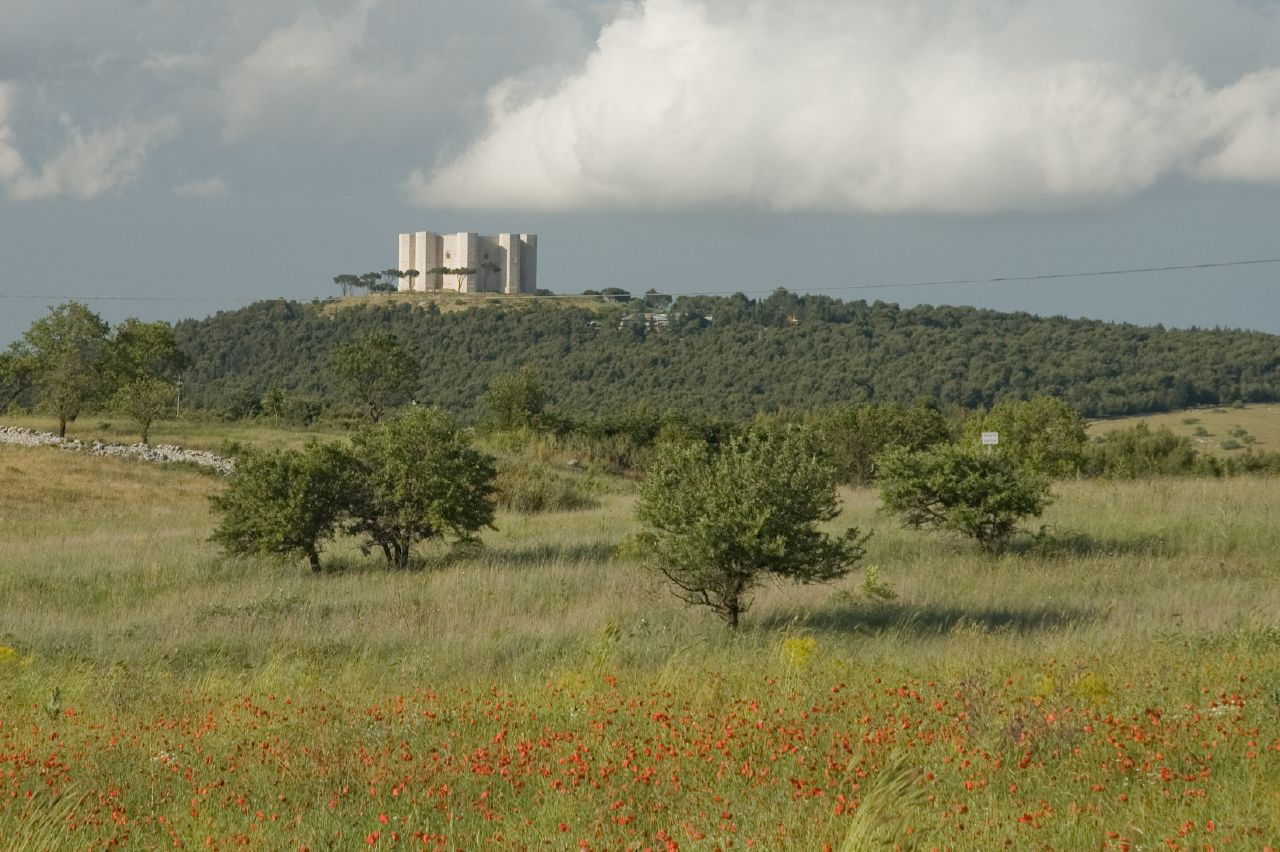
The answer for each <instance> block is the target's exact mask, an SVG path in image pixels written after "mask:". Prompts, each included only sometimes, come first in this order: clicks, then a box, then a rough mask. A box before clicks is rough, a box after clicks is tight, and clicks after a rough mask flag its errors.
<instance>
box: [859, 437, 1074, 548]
mask: <svg viewBox="0 0 1280 852" xmlns="http://www.w3.org/2000/svg"><path fill="white" fill-rule="evenodd" d="M880 483H881V484H880V497H881V500H882V501H883V503H884V507H885V508H886V509H888V510H890V511H892V512H896V513H898V514H900V515H902V517H903V519H904V520H905V521H906V523H907V525H908V526H912V527H932V528H934V529H942V530H949V531H952V532H958V533H961V534H962V535H966V536H969V537H971V538H974V539H976V540H977V541H978V543H979V544H981V545H982V546H983V547H984V548H985V549H987V550H989V551H992V552H999V551H1001V550H1003V549H1004V546H1005V545H1006V544H1007V543H1008V541H1009V538H1010V537H1011V536H1012V535H1013V533H1014V531H1015V530H1016V529H1017V524H1018V522H1019V521H1021V520H1022V519H1023V518H1027V517H1038V516H1039V515H1040V513H1041V512H1043V511H1044V509H1045V507H1046V506H1048V505H1049V502H1050V497H1049V482H1048V480H1047V479H1046V478H1045V477H1043V476H1041V475H1039V474H1036V473H1032V472H1030V471H1029V470H1027V468H1026V467H1024V466H1023V465H1022V464H1020V463H1019V462H1018V461H1017V460H1016V459H1015V458H1014V457H1013V456H1011V455H1008V454H1005V453H1001V452H994V453H987V452H983V451H982V450H979V449H976V448H973V449H971V448H968V447H957V446H955V445H947V446H941V447H935V448H933V449H931V450H925V451H924V452H918V453H912V452H906V451H902V450H896V451H894V452H890V453H888V454H886V455H885V456H883V457H882V458H881V460H880Z"/></svg>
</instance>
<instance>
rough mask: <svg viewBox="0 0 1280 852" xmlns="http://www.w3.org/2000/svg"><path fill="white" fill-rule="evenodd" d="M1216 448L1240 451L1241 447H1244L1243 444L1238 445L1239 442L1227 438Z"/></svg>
mask: <svg viewBox="0 0 1280 852" xmlns="http://www.w3.org/2000/svg"><path fill="white" fill-rule="evenodd" d="M1218 446H1220V447H1222V449H1224V450H1238V449H1240V448H1241V447H1243V446H1244V444H1242V443H1240V442H1239V441H1237V440H1236V439H1235V438H1228V439H1227V440H1225V441H1223V442H1222V443H1221V444H1219V445H1218Z"/></svg>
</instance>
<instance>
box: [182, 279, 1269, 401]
mask: <svg viewBox="0 0 1280 852" xmlns="http://www.w3.org/2000/svg"><path fill="white" fill-rule="evenodd" d="M634 308H635V306H634V303H633V305H632V306H625V305H618V306H616V307H613V306H611V307H609V308H608V309H606V310H604V311H592V310H586V309H584V308H582V307H570V306H566V305H561V304H556V303H555V302H553V301H548V302H544V303H538V304H534V305H532V306H530V305H527V304H515V303H509V304H506V305H503V304H500V303H499V304H490V305H488V306H482V307H476V308H472V309H470V310H466V311H458V312H454V313H443V314H442V313H440V312H439V311H437V310H434V309H428V308H424V307H420V306H413V305H407V304H394V305H381V306H378V305H373V306H364V307H355V308H349V309H345V310H337V311H334V310H325V308H324V306H322V305H320V304H314V303H313V304H299V303H292V302H260V303H256V304H253V305H250V306H249V307H246V308H244V309H242V310H238V311H229V312H221V313H219V314H217V315H216V316H213V317H210V318H207V319H203V320H187V321H184V322H182V323H180V324H179V325H178V327H177V334H178V341H179V343H180V345H181V347H182V348H183V350H185V351H186V353H187V354H188V355H189V356H191V358H192V360H193V362H194V366H193V368H192V370H191V371H190V373H189V374H188V375H187V376H186V379H187V381H186V390H185V392H184V395H185V396H186V397H187V398H188V399H190V400H191V401H192V402H194V403H195V404H196V405H199V406H204V407H207V408H213V409H221V408H226V407H228V406H229V405H231V404H232V403H233V401H234V399H236V398H239V399H241V400H243V399H247V398H253V397H255V396H258V397H260V396H261V395H262V394H263V393H265V392H266V391H267V390H268V389H270V388H273V387H276V388H280V389H282V390H284V391H285V392H286V393H288V394H292V395H295V396H314V397H326V398H329V397H330V396H331V393H332V389H333V388H334V386H335V384H334V382H333V380H332V379H331V377H330V373H329V354H330V352H331V351H332V350H333V348H334V347H335V346H336V345H338V344H340V343H342V342H345V341H348V340H351V339H353V338H356V337H358V336H360V335H361V334H363V333H365V332H371V331H380V332H392V333H394V334H395V335H396V336H397V337H398V338H399V339H400V341H401V342H402V343H404V344H407V345H408V346H409V347H410V348H411V349H412V351H413V352H414V353H415V354H416V356H417V358H418V360H419V361H420V363H421V366H422V370H421V381H420V385H419V391H418V396H417V399H418V401H419V402H420V403H424V404H437V405H440V406H442V407H444V408H446V409H450V410H452V411H455V412H457V413H459V414H461V415H462V416H464V417H467V418H471V417H473V416H475V415H476V414H477V412H478V406H479V400H480V397H481V396H482V394H483V393H484V391H485V388H486V385H487V383H488V382H489V380H490V379H491V378H492V377H493V376H495V375H500V374H503V373H507V372H510V371H513V370H515V369H517V368H519V367H521V366H523V365H532V366H534V367H536V368H537V370H538V371H539V374H540V377H541V380H542V383H543V386H544V387H545V388H546V390H547V391H548V395H549V397H550V399H551V400H552V402H553V403H554V405H555V406H556V407H557V408H559V409H561V410H563V411H565V412H569V413H575V414H589V413H591V414H609V413H618V412H621V411H624V410H627V409H629V408H634V407H637V406H644V407H647V408H649V409H656V410H668V409H674V410H682V411H688V412H702V413H707V414H712V415H715V416H719V417H728V418H745V417H749V416H751V415H753V414H754V413H756V412H759V411H767V410H774V409H778V408H784V407H785V408H791V409H812V408H821V407H825V406H828V405H831V404H834V403H839V402H857V401H865V400H880V401H888V400H899V401H912V400H915V399H917V398H920V397H928V398H931V399H934V400H936V401H938V402H939V403H940V404H942V405H943V406H962V407H966V408H972V407H977V406H982V405H989V404H991V403H992V402H994V401H997V400H1000V399H1004V398H1011V397H1012V398H1018V397H1028V396H1032V395H1035V394H1042V393H1050V394H1055V395H1058V396H1061V397H1063V398H1064V399H1066V400H1067V401H1069V402H1071V403H1072V404H1074V405H1075V406H1077V407H1078V408H1080V409H1081V410H1082V411H1083V412H1084V413H1086V414H1087V415H1090V416H1100V415H1114V414H1133V413H1143V412H1148V411H1160V410H1167V409H1170V408H1177V407H1182V406H1186V405H1193V404H1203V403H1223V402H1231V401H1234V400H1237V399H1241V400H1245V401H1274V400H1277V399H1280V337H1276V336H1274V335H1269V334H1262V333H1258V332H1243V331H1218V330H1204V329H1192V330H1166V329H1163V328H1160V327H1138V326H1132V325H1125V324H1117V323H1107V322H1098V321H1092V320H1070V319H1065V318H1061V317H1057V318H1042V317H1035V316H1031V315H1029V314H1022V313H1016V314H1006V313H999V312H996V311H988V310H978V309H974V308H955V307H929V306H922V307H916V308H910V309H904V308H900V307H898V306H897V305H893V304H886V303H881V302H876V303H872V304H868V303H866V302H861V301H856V302H841V301H838V300H835V299H830V298H827V297H821V296H797V295H793V294H788V293H784V292H779V293H775V294H774V295H773V296H770V297H769V298H767V299H763V300H758V301H757V300H749V299H746V298H745V297H742V296H736V297H728V298H706V297H698V298H685V299H681V300H679V301H678V302H677V303H676V305H675V306H674V309H673V310H671V311H669V312H667V317H666V318H667V319H668V321H669V324H668V325H667V326H666V327H665V328H662V329H657V330H655V329H653V328H646V327H645V320H644V319H643V314H637V313H636V312H635V309H634ZM708 317H709V318H710V321H708V320H707V318H708Z"/></svg>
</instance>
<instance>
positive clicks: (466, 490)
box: [350, 408, 496, 568]
mask: <svg viewBox="0 0 1280 852" xmlns="http://www.w3.org/2000/svg"><path fill="white" fill-rule="evenodd" d="M352 448H353V450H352V451H353V454H354V457H355V460H356V467H355V470H354V474H353V476H352V477H351V479H350V484H351V486H352V496H351V501H350V512H351V517H352V521H351V525H350V531H351V532H352V533H354V534H358V535H363V536H365V538H366V544H365V547H366V549H367V548H370V547H374V546H376V547H378V548H380V549H381V550H382V553H383V555H384V556H385V557H386V559H387V562H388V564H390V565H391V566H393V567H395V568H405V567H407V566H408V565H409V562H410V559H411V557H412V554H413V548H414V546H415V545H417V544H418V543H420V542H423V541H429V540H431V539H437V538H440V539H452V540H453V541H454V542H457V543H463V542H470V541H474V540H475V538H476V533H477V532H478V531H479V530H480V529H481V528H483V527H490V528H492V526H493V517H494V508H493V492H494V477H495V475H496V470H495V467H494V460H493V458H492V457H491V456H488V455H486V454H485V453H482V452H480V451H478V450H476V449H474V448H473V447H472V446H471V444H470V441H469V439H468V437H467V434H466V433H465V432H464V431H463V430H461V429H460V428H458V426H457V425H456V424H455V423H454V422H453V421H452V420H451V419H450V418H449V417H448V415H446V414H444V413H443V412H441V411H438V410H435V409H426V408H410V409H408V410H406V411H404V412H403V413H401V414H400V415H399V416H397V417H394V418H390V419H388V420H385V421H383V422H381V423H375V424H372V425H369V426H364V427H362V428H361V429H360V430H359V431H357V432H356V434H355V435H354V436H353V438H352Z"/></svg>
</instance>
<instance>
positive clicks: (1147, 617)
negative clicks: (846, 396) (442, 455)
mask: <svg viewBox="0 0 1280 852" xmlns="http://www.w3.org/2000/svg"><path fill="white" fill-rule="evenodd" d="M273 440H277V441H281V442H283V441H287V440H289V439H287V438H275V439H273ZM220 487H221V482H220V480H219V479H218V478H217V477H215V476H211V475H202V474H199V473H195V472H192V471H189V470H185V469H180V468H167V467H158V466H151V465H146V464H142V463H137V462H130V461H122V460H115V459H104V458H95V457H88V456H81V455H77V454H72V453H67V452H63V451H59V450H55V449H48V448H39V449H30V448H20V447H5V446H0V723H2V724H0V761H3V763H0V802H5V804H4V805H3V807H2V808H0V837H6V838H20V839H23V840H24V843H25V842H26V841H31V843H37V842H38V839H39V838H40V837H47V836H48V832H49V831H50V829H49V826H50V825H51V824H52V825H56V826H60V827H62V828H67V827H69V826H71V825H74V826H75V827H76V831H77V832H80V833H79V834H76V835H73V836H72V835H67V837H74V838H75V839H73V840H72V841H71V845H77V846H79V845H95V844H102V843H106V842H109V841H111V840H112V839H115V840H120V839H130V840H133V841H135V842H137V843H140V844H141V845H144V846H150V845H156V844H158V843H166V844H167V843H168V842H170V841H173V840H177V841H180V842H184V843H189V842H192V841H195V842H206V841H208V842H210V843H212V844H213V845H214V846H217V847H222V846H229V845H234V844H236V843H239V842H248V843H249V844H250V845H254V846H261V847H265V848H278V847H281V846H283V845H286V844H287V845H294V846H296V845H298V844H299V843H302V844H304V845H308V846H309V847H311V848H350V847H351V845H352V844H353V843H360V844H361V845H364V844H366V843H372V844H374V845H380V844H387V843H393V842H396V841H405V842H410V841H411V842H414V843H421V842H422V841H423V840H424V839H425V840H426V842H427V843H428V844H429V845H446V846H449V847H451V848H472V847H474V846H478V845H499V846H513V845H548V846H551V847H553V848H562V847H566V846H577V845H578V843H579V842H580V841H585V842H586V843H587V844H588V845H589V846H595V847H604V848H613V847H633V848H639V847H641V846H645V845H653V846H661V845H663V844H664V843H667V842H673V843H679V844H683V845H685V846H692V847H693V848H714V847H717V846H718V847H721V848H724V847H727V846H730V845H736V846H743V845H749V844H748V840H750V841H751V843H752V844H754V845H756V846H757V847H762V848H778V847H789V848H819V847H821V846H822V844H823V843H830V844H831V845H833V846H834V847H839V846H840V845H841V843H842V842H843V841H845V840H846V839H847V838H853V841H851V842H852V843H854V845H853V846H852V847H850V848H865V847H862V846H858V844H859V843H865V842H867V841H866V838H868V837H871V836H873V835H875V834H876V833H877V832H879V833H881V834H883V836H884V838H888V839H891V840H892V841H893V842H894V843H896V844H898V845H899V846H901V847H903V848H913V847H916V846H918V847H920V848H932V847H939V848H995V847H997V846H1004V845H1009V846H1013V847H1015V848H1081V847H1086V846H1088V847H1095V848H1096V847H1107V846H1114V847H1115V848H1121V847H1123V846H1125V845H1127V846H1129V847H1130V848H1139V847H1141V848H1154V847H1155V846H1156V845H1157V844H1163V843H1164V841H1165V840H1169V841H1171V842H1173V843H1174V844H1175V845H1177V844H1183V845H1185V846H1186V847H1187V848H1189V844H1190V843H1191V842H1192V841H1194V842H1195V843H1196V845H1197V848H1198V846H1199V844H1201V843H1204V842H1213V843H1214V844H1215V846H1216V847H1217V848H1231V847H1238V848H1262V847H1263V845H1265V843H1266V842H1268V841H1272V840H1274V839H1275V838H1276V837H1280V792H1278V785H1277V784H1275V783H1274V779H1275V778H1277V777H1280V582H1277V580H1278V579H1280V568H1278V566H1277V560H1276V558H1275V555H1276V554H1277V553H1278V552H1280V527H1277V525H1276V524H1275V523H1274V519H1275V518H1276V517H1277V516H1278V513H1280V488H1278V487H1277V484H1276V483H1275V481H1274V480H1269V479H1261V478H1259V479H1254V478H1239V479H1232V480H1226V481H1218V480H1207V479H1205V480H1201V479H1176V480H1175V479H1168V480H1153V481H1145V482H1105V483H1104V482H1074V481H1073V482H1064V483H1059V484H1058V485H1057V486H1056V488H1055V493H1056V494H1057V501H1056V503H1055V504H1054V505H1053V506H1052V507H1051V508H1050V510H1049V511H1048V512H1047V513H1046V514H1045V516H1044V518H1042V519H1041V521H1040V522H1039V523H1040V524H1043V527H1042V528H1038V529H1037V530H1036V531H1035V534H1027V535H1025V536H1023V537H1021V538H1020V539H1019V540H1018V541H1017V542H1015V546H1014V547H1013V548H1011V550H1010V552H1008V553H1006V554H1004V555H1002V556H999V557H993V556H989V555H986V554H984V553H982V552H981V551H979V550H978V549H977V548H976V547H974V546H972V545H971V544H969V543H967V542H963V541H959V540H956V539H952V538H948V537H943V536H936V535H928V534H921V533H917V532H913V531H909V530H904V529H902V528H900V526H899V525H898V524H897V523H896V522H895V521H894V520H893V519H891V518H887V517H884V516H883V515H881V514H880V513H879V512H878V511H877V499H876V495H875V493H874V492H873V491H871V490H866V489H859V490H848V491H845V492H844V493H843V495H842V496H843V498H844V502H845V507H846V508H845V512H844V514H843V515H842V517H841V518H840V519H838V520H837V521H836V522H835V524H834V525H833V526H837V527H842V526H845V525H848V524H854V525H857V526H859V527H861V528H863V529H867V530H871V531H872V532H873V533H874V536H873V538H872V539H871V542H870V544H869V545H868V547H869V552H868V556H867V560H866V561H867V563H870V564H875V565H877V566H879V568H880V579H881V581H882V582H884V583H887V584H888V585H889V586H891V587H892V588H893V590H894V591H895V592H896V594H897V597H896V598H894V599H893V600H887V601H886V600H880V599H876V598H873V597H869V596H868V595H866V594H865V593H864V592H863V590H862V574H861V572H857V573H855V574H854V575H852V576H851V577H850V578H848V579H846V580H844V581H841V582H838V583H835V584H831V585H818V586H808V587H792V586H766V587H764V588H762V589H760V590H759V592H758V594H757V596H756V600H755V604H754V606H753V608H752V609H751V611H750V612H749V613H748V615H747V616H746V619H745V622H744V627H743V629H742V630H741V631H739V632H738V633H737V634H730V633H728V632H727V631H726V630H725V628H724V627H723V626H722V625H721V624H720V623H719V622H718V621H716V620H715V619H714V618H713V617H712V616H711V615H710V613H708V612H706V611H700V610H695V609H688V608H685V607H684V606H683V605H682V604H680V603H679V602H678V601H676V600H675V599H674V598H673V597H672V596H671V595H670V594H669V593H668V591H667V590H666V589H665V587H664V586H663V585H662V583H660V582H659V581H658V580H657V579H656V578H655V577H654V575H653V574H651V573H650V572H649V571H647V570H646V569H645V568H644V567H643V566H642V565H641V564H639V563H637V562H636V561H635V560H634V558H633V557H632V553H633V548H630V547H628V546H626V545H625V541H626V539H627V536H628V535H630V534H631V533H632V532H634V531H635V525H634V522H633V520H632V503H633V497H632V496H631V494H630V488H629V487H628V486H627V484H626V483H624V482H620V481H619V482H617V483H614V484H613V486H612V487H610V488H607V489H602V491H601V493H600V495H599V498H598V500H597V501H596V503H597V505H596V506H595V507H594V508H590V509H585V510H582V511H577V512H568V513H555V514H544V515H537V516H523V515H514V514H506V513H503V514H500V515H499V518H498V521H497V527H498V529H497V531H493V532H487V533H486V534H485V535H484V542H485V546H484V548H483V549H482V550H480V551H478V552H475V553H464V554H453V553H449V552H447V551H445V550H443V549H435V550H432V549H428V550H427V551H425V552H424V565H423V567H422V568H421V569H420V570H415V571H390V570H387V569H385V568H384V567H383V565H382V564H381V562H380V561H379V560H377V559H375V558H373V557H365V556H363V555H362V554H361V553H360V552H359V550H358V548H357V547H356V543H355V542H352V541H345V540H344V541H341V542H338V543H337V544H336V545H335V546H334V547H333V548H331V550H330V551H329V552H328V553H327V554H326V556H325V568H326V570H325V572H324V573H322V574H321V575H318V576H313V575H312V574H311V573H310V572H309V571H307V570H306V567H305V565H304V564H303V563H302V562H300V561H296V562H290V561H286V562H279V561H273V560H262V559H239V558H229V557H226V556H224V555H223V554H221V553H219V552H218V550H217V549H216V548H215V547H214V546H213V545H211V544H209V543H208V536H209V533H210V531H211V529H212V524H213V519H212V517H211V516H210V514H209V510H208V504H207V498H208V496H209V495H210V494H212V493H214V492H216V491H217V490H218V489H219V488H220ZM619 545H623V546H619ZM6 649H8V650H6ZM1153 714H1154V715H1153ZM504 761H505V763H504ZM6 763H7V764H8V766H7V767H6V766H5V765H4V764H6ZM904 767H905V768H904ZM5 769H8V770H9V772H8V773H7V778H6V777H5V776H6V773H5V772H4V771H3V770H5ZM904 779H907V780H909V781H910V783H909V784H907V781H904ZM903 784H907V787H903ZM6 785H7V786H6ZM907 788H909V792H904V790H907ZM1095 788H1096V789H1095ZM876 790H882V791H888V792H880V793H877V792H875V791H876ZM202 791H203V792H202ZM28 794H31V797H30V798H27V795H28ZM69 797H70V799H74V800H75V801H74V803H73V806H71V807H70V809H68V808H67V803H68V801H69ZM880 800H889V801H890V804H889V805H885V804H884V802H883V801H880ZM894 801H896V802H897V804H893V802H894ZM877 803H878V804H877ZM615 805H616V807H615ZM859 813H861V814H862V817H858V816H857V814H859ZM725 814H728V815H729V816H728V817H727V818H726V817H725V816H724V815H725ZM877 814H879V816H876V815H877ZM873 817H874V819H873ZM857 820H860V821H857ZM1189 824H1190V827H1188V825H1189ZM1184 835H1185V836H1184ZM33 838H35V839H33ZM442 838H446V839H442ZM664 838H667V839H664ZM858 838H863V839H862V840H858ZM668 839H669V840H668ZM854 841H856V842H854Z"/></svg>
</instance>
